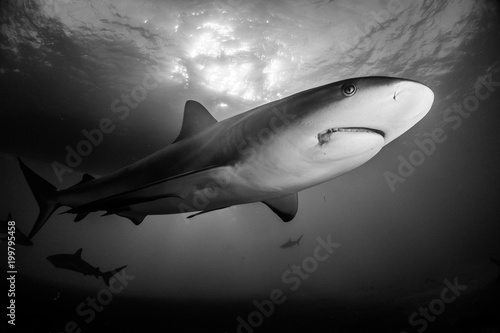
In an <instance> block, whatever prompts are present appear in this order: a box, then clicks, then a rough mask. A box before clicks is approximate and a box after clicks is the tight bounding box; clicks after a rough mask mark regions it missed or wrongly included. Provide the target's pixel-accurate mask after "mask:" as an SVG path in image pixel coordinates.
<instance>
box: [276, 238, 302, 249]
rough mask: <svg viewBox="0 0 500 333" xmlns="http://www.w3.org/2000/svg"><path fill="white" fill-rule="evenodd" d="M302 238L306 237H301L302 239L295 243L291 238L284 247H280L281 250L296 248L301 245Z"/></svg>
mask: <svg viewBox="0 0 500 333" xmlns="http://www.w3.org/2000/svg"><path fill="white" fill-rule="evenodd" d="M302 236H304V235H300V237H299V238H297V240H294V241H293V240H292V239H291V238H289V239H288V241H287V242H286V243H284V244H283V245H281V246H280V248H281V249H289V248H291V247H294V246H295V245H299V243H300V240H301V239H302Z"/></svg>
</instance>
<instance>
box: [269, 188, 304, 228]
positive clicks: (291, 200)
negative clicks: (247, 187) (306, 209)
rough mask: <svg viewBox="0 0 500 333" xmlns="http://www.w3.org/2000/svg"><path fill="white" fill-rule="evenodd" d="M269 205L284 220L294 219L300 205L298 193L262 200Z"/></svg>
mask: <svg viewBox="0 0 500 333" xmlns="http://www.w3.org/2000/svg"><path fill="white" fill-rule="evenodd" d="M262 203H263V204H265V205H266V206H267V207H269V208H271V210H272V211H273V212H274V213H275V214H276V215H278V216H279V217H280V218H281V219H282V220H283V222H288V221H291V220H293V218H294V217H295V214H297V210H298V207H299V201H298V194H297V193H293V194H289V195H287V196H284V197H279V198H274V199H269V200H266V201H262Z"/></svg>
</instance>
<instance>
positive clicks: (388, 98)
mask: <svg viewBox="0 0 500 333" xmlns="http://www.w3.org/2000/svg"><path fill="white" fill-rule="evenodd" d="M433 100H434V94H433V92H432V90H431V89H429V88H428V87H427V86H425V85H423V84H421V83H418V82H415V81H411V80H406V79H398V78H390V77H362V78H354V79H349V80H344V81H340V82H336V83H331V84H328V85H324V86H320V87H317V88H313V89H310V90H306V91H303V92H300V93H297V94H295V95H291V96H289V97H286V98H283V99H280V100H277V101H274V102H271V103H269V104H265V105H262V106H259V107H257V108H254V109H252V110H250V111H247V112H244V113H241V114H238V115H236V116H234V117H232V118H228V119H225V120H223V121H220V122H218V121H217V120H216V119H215V118H214V117H213V116H212V115H211V114H210V113H209V111H208V110H207V109H205V108H204V107H203V106H202V105H201V104H200V103H198V102H195V101H188V102H186V105H185V109H184V119H183V124H182V128H181V131H180V134H179V136H178V137H177V139H176V140H175V141H174V142H173V143H172V144H171V145H169V146H167V147H165V148H163V149H161V150H159V151H157V152H156V153H154V154H152V155H150V156H148V157H145V158H144V159H142V160H140V161H137V162H135V163H133V164H131V165H129V166H127V167H124V168H122V169H120V170H118V171H116V172H114V173H111V174H109V175H107V176H103V177H101V178H98V179H94V177H92V176H90V175H84V176H83V179H82V181H81V182H80V183H78V184H76V185H74V186H72V187H69V188H67V189H64V190H57V189H56V188H55V187H54V186H53V185H52V184H50V183H49V182H47V181H46V180H44V179H43V178H41V177H40V176H38V175H37V174H36V173H34V172H33V171H31V170H30V169H29V168H28V167H27V166H26V165H25V164H24V163H23V162H22V161H21V160H19V162H20V166H21V169H22V171H23V173H24V176H25V178H26V180H27V182H28V184H29V186H30V188H31V190H32V191H33V194H34V196H35V199H36V200H37V202H38V205H39V207H40V213H39V215H38V218H37V220H36V222H35V224H34V226H33V228H32V230H31V232H30V234H29V238H30V239H31V238H32V237H33V236H35V234H36V233H37V232H38V231H39V230H40V229H41V228H42V226H43V225H44V224H45V222H46V221H47V220H48V218H49V217H50V216H51V215H52V213H54V211H56V210H57V209H58V208H59V207H61V206H68V207H70V208H71V209H69V210H67V211H66V212H65V213H72V214H76V218H75V221H80V220H81V219H83V218H84V217H85V216H86V215H87V214H89V213H91V212H96V211H105V214H104V215H109V214H116V215H119V216H123V217H126V218H128V219H130V220H131V221H132V222H134V223H135V224H139V223H141V222H142V221H143V220H144V218H145V217H146V216H147V215H159V214H178V213H185V212H198V213H197V214H194V215H191V216H190V217H193V216H196V215H199V214H202V213H206V212H210V211H215V210H218V209H223V208H226V207H230V206H234V205H241V204H246V203H252V202H262V203H264V204H265V205H267V206H268V207H269V208H270V209H271V210H272V211H273V212H274V213H276V214H277V215H278V216H279V217H280V218H281V219H282V220H283V221H285V222H288V221H290V220H292V219H293V218H294V217H295V215H296V213H297V209H298V195H297V193H298V192H299V191H301V190H304V189H306V188H309V187H312V186H315V185H318V184H321V183H323V182H326V181H328V180H330V179H332V178H335V177H338V176H341V175H343V174H345V173H346V172H349V171H351V170H353V169H355V168H357V167H359V166H360V165H362V164H364V163H365V162H367V161H368V160H370V159H371V158H372V157H373V156H375V155H376V154H377V153H378V152H379V151H380V149H382V147H383V146H385V145H387V144H388V143H390V142H391V141H393V140H394V139H396V138H397V137H398V136H400V135H401V134H403V133H404V132H406V131H407V130H408V129H409V128H411V127H412V126H413V125H415V124H416V123H417V122H418V121H419V120H420V119H422V118H423V117H424V116H425V115H426V114H427V112H428V111H429V109H430V108H431V106H432V103H433Z"/></svg>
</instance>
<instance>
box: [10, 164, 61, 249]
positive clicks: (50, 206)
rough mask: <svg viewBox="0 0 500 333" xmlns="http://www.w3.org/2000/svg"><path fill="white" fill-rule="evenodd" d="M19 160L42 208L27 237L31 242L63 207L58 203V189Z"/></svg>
mask: <svg viewBox="0 0 500 333" xmlns="http://www.w3.org/2000/svg"><path fill="white" fill-rule="evenodd" d="M18 160H19V165H20V167H21V170H22V172H23V174H24V178H26V181H27V182H28V185H29V187H30V188H31V192H33V195H34V197H35V199H36V202H37V203H38V207H39V208H40V212H39V214H38V218H37V219H36V221H35V224H34V226H33V228H32V229H31V232H30V233H29V235H28V237H27V241H30V240H31V238H33V237H34V236H35V235H36V233H37V232H38V231H40V229H41V228H42V227H43V225H44V224H45V222H47V220H48V219H49V217H50V216H51V215H52V213H54V212H55V211H56V210H57V209H58V208H59V207H61V204H60V203H58V202H57V201H56V196H57V188H56V187H55V186H54V185H52V184H51V183H49V182H48V181H46V180H45V179H43V178H42V177H40V176H39V175H37V174H36V173H35V172H33V171H32V170H31V169H30V168H28V167H27V166H26V164H24V162H23V161H22V160H21V159H20V158H19V159H18Z"/></svg>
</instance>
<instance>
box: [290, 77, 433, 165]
mask: <svg viewBox="0 0 500 333" xmlns="http://www.w3.org/2000/svg"><path fill="white" fill-rule="evenodd" d="M433 100H434V94H433V92H432V90H431V89H429V88H428V87H427V86H425V85H423V84H421V83H419V82H416V81H411V80H406V79H398V78H390V77H364V78H354V79H349V80H344V81H340V82H336V83H332V84H329V85H325V86H322V87H319V88H314V89H311V90H308V91H304V92H301V93H299V94H296V95H293V96H290V97H289V100H288V101H287V105H288V110H287V112H288V113H289V117H290V118H293V120H292V124H290V125H291V126H289V128H290V129H293V131H291V132H290V133H291V135H290V136H289V137H288V140H290V141H292V142H293V144H294V145H295V146H296V147H297V148H298V149H299V150H300V152H301V154H303V155H304V156H305V157H308V158H311V159H312V160H315V159H317V160H318V162H319V161H321V160H324V161H325V162H326V161H328V160H339V159H349V158H353V159H359V158H360V159H365V158H366V157H368V158H371V157H372V156H373V155H375V154H376V153H377V152H378V151H379V150H380V149H381V148H382V147H383V146H384V145H386V144H388V143H389V142H391V141H393V140H394V139H396V138H397V137H398V136H400V135H401V134H403V133H404V132H406V131H407V130H408V129H410V128H411V127H412V126H413V125H415V124H416V123H417V122H418V121H419V120H421V119H422V118H423V117H424V116H425V115H426V114H427V112H428V111H429V110H430V108H431V106H432V102H433Z"/></svg>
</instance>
